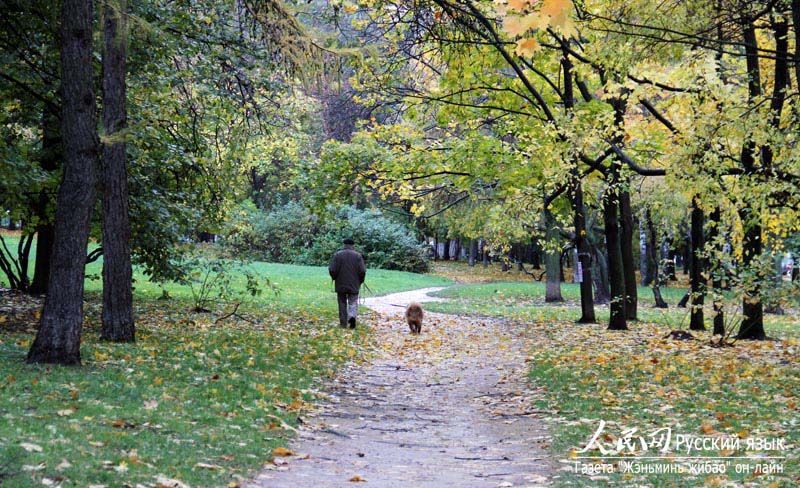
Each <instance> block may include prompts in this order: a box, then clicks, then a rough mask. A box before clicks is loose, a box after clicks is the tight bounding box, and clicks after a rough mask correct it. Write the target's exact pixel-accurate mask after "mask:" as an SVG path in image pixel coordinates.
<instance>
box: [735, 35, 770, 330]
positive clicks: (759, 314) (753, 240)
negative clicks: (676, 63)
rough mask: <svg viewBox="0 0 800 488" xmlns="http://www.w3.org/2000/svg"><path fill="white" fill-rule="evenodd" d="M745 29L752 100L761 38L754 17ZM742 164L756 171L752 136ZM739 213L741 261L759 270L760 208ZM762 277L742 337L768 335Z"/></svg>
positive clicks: (745, 309) (745, 308)
mask: <svg viewBox="0 0 800 488" xmlns="http://www.w3.org/2000/svg"><path fill="white" fill-rule="evenodd" d="M742 32H743V34H744V39H743V40H744V44H745V52H746V54H747V74H748V92H749V95H750V101H751V103H754V102H755V100H756V98H757V97H759V96H761V74H760V73H761V72H760V67H759V57H758V56H759V54H758V39H757V37H756V31H755V27H754V26H753V23H752V21H750V20H749V19H745V20H744V22H743V29H742ZM741 163H742V168H743V169H744V172H745V174H746V175H752V174H753V173H754V172H755V171H756V168H755V144H754V143H753V142H752V141H751V140H747V141H745V143H744V145H743V146H742V153H741ZM739 216H740V218H741V220H742V223H743V225H744V227H745V229H744V239H743V241H742V261H743V262H742V264H743V265H744V268H745V269H746V270H748V271H750V272H753V271H756V270H754V269H753V267H754V266H758V264H757V263H758V258H759V256H761V251H762V243H761V218H760V216H759V214H758V210H757V209H754V208H751V207H750V206H746V207H745V208H742V209H740V210H739ZM759 281H760V277H755V279H753V281H752V282H751V283H749V286H748V289H747V290H745V294H744V297H743V299H742V314H743V315H744V318H743V319H742V323H741V325H740V326H739V334H738V336H737V337H738V338H739V339H756V340H763V339H766V337H767V335H766V333H765V332H764V310H763V303H762V300H761V283H760V282H759Z"/></svg>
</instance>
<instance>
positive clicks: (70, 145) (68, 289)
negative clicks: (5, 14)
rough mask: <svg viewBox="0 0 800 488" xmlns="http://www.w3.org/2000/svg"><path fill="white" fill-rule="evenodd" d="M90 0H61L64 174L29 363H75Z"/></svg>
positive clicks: (91, 125)
mask: <svg viewBox="0 0 800 488" xmlns="http://www.w3.org/2000/svg"><path fill="white" fill-rule="evenodd" d="M93 17H94V10H93V8H92V0H63V1H62V4H61V82H62V110H63V113H62V116H61V123H62V130H61V133H62V135H63V137H64V141H63V147H64V174H63V178H62V181H61V186H60V188H59V191H58V198H57V201H56V218H55V240H54V245H53V255H52V261H51V265H52V268H51V270H50V277H49V282H48V287H47V289H48V294H47V298H46V300H45V303H44V310H43V312H42V318H41V321H40V323H39V331H38V332H37V334H36V339H35V340H34V341H33V344H32V345H31V349H30V351H28V358H27V360H28V362H30V363H59V364H80V362H81V353H80V341H81V328H82V326H83V282H84V266H85V262H86V247H87V244H88V240H89V225H90V223H91V217H92V207H93V204H94V197H95V191H94V186H95V182H96V177H97V149H98V141H97V132H96V130H97V114H96V105H95V97H94V83H93V79H92V78H93V73H92V19H93Z"/></svg>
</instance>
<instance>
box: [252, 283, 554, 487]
mask: <svg viewBox="0 0 800 488" xmlns="http://www.w3.org/2000/svg"><path fill="white" fill-rule="evenodd" d="M439 289H440V288H428V289H422V290H415V291H411V292H404V293H395V294H392V295H386V296H383V297H374V298H367V299H366V300H365V305H366V306H367V307H369V308H370V309H372V310H373V311H374V312H376V314H375V316H374V317H372V318H368V319H366V320H367V321H368V322H369V323H370V325H371V326H372V327H373V328H374V329H375V335H376V344H377V345H376V354H375V355H374V357H373V358H372V359H371V360H370V361H369V362H368V363H367V364H363V365H350V366H348V367H346V368H344V370H343V371H342V372H341V373H340V374H339V375H338V377H337V379H336V380H334V381H333V382H332V383H331V384H330V385H329V386H328V388H327V392H328V394H329V399H328V401H327V402H325V404H324V405H323V407H322V408H321V410H320V411H318V412H316V414H314V415H313V416H310V417H308V418H305V426H304V428H303V429H301V430H300V431H299V436H298V438H297V439H295V441H294V444H293V445H292V446H291V450H292V452H294V453H295V455H294V456H290V457H285V458H283V457H281V458H276V460H275V462H274V463H271V464H270V465H268V466H266V468H265V469H264V470H263V471H262V472H261V473H260V474H259V475H258V476H257V478H255V479H254V480H252V481H251V482H250V484H248V485H247V486H248V487H249V488H256V487H264V488H266V487H269V488H284V487H285V488H303V487H309V488H327V487H340V486H342V487H345V486H350V487H352V486H358V485H359V484H363V485H364V486H369V487H387V488H389V487H403V488H407V487H409V488H412V487H424V488H427V487H431V488H433V487H437V488H440V487H447V488H460V487H510V486H527V487H532V486H544V485H547V484H549V475H550V474H551V472H552V465H551V463H550V462H549V461H548V459H547V457H546V446H547V443H549V437H548V436H547V431H546V428H545V426H544V422H543V421H542V420H541V419H540V418H539V412H537V411H535V410H534V407H533V406H532V396H533V395H536V393H537V392H536V391H535V390H532V389H531V387H530V385H528V384H527V383H526V374H527V364H526V362H525V357H526V349H527V348H528V345H529V344H528V340H527V338H526V336H525V333H524V330H523V329H522V328H521V327H518V326H515V325H513V324H511V323H507V322H503V321H499V320H490V319H482V318H470V317H463V316H455V315H443V314H434V313H428V314H426V317H425V323H424V324H423V328H422V334H421V335H419V336H412V335H410V334H409V333H408V327H407V326H406V324H405V323H404V321H403V313H404V311H405V306H406V305H407V304H408V303H409V302H411V301H418V302H425V301H431V300H435V298H434V297H430V296H428V293H430V292H432V291H435V290H439ZM362 315H363V314H362ZM362 481H363V483H360V482H362Z"/></svg>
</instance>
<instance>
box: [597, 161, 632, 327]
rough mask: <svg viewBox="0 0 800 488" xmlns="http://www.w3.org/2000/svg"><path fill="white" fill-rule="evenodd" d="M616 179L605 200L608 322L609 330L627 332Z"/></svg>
mask: <svg viewBox="0 0 800 488" xmlns="http://www.w3.org/2000/svg"><path fill="white" fill-rule="evenodd" d="M615 191H616V177H614V176H612V178H611V184H610V185H609V188H608V189H607V190H606V195H605V197H604V198H603V221H604V224H605V231H606V247H607V249H608V252H607V253H606V254H607V255H608V281H609V285H610V286H611V303H610V305H609V308H610V310H611V316H610V318H609V321H608V328H609V330H627V329H628V324H627V319H626V317H627V315H626V313H625V301H626V300H625V277H624V275H623V272H624V271H623V268H622V266H623V265H622V250H621V249H620V242H619V241H620V236H619V220H618V217H617V211H618V209H619V203H618V201H617V195H616V194H615Z"/></svg>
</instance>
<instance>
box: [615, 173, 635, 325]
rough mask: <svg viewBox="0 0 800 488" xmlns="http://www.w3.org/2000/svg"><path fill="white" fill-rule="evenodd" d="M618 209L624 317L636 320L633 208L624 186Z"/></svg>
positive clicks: (628, 193) (629, 195) (620, 194)
mask: <svg viewBox="0 0 800 488" xmlns="http://www.w3.org/2000/svg"><path fill="white" fill-rule="evenodd" d="M619 211H620V243H619V245H620V250H621V252H622V273H623V277H624V279H625V317H626V318H627V319H628V320H637V309H638V306H639V290H638V289H637V286H638V283H637V282H636V264H635V261H634V259H633V209H632V208H631V194H630V192H628V189H627V182H626V184H625V187H624V188H622V189H621V191H620V193H619Z"/></svg>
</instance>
